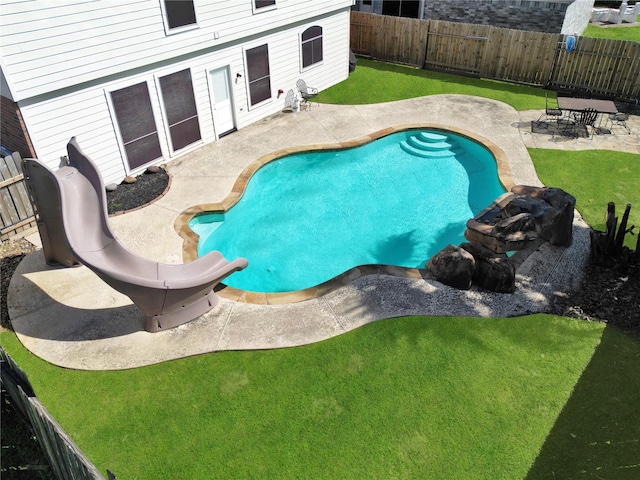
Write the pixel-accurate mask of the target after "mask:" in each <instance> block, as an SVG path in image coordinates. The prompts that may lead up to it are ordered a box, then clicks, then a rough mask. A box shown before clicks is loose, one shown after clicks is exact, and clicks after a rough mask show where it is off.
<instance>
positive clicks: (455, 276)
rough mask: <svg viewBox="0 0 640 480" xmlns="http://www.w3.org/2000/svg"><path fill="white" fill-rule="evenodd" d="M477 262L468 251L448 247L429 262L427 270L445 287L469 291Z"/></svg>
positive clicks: (451, 246) (453, 246)
mask: <svg viewBox="0 0 640 480" xmlns="http://www.w3.org/2000/svg"><path fill="white" fill-rule="evenodd" d="M475 263H476V262H475V260H474V258H473V255H471V254H470V253H469V252H467V251H466V250H464V249H462V248H460V247H457V246H455V245H447V246H446V247H444V248H443V249H442V250H440V251H439V252H438V253H436V254H435V255H434V256H433V257H431V258H430V259H429V261H428V262H427V270H428V271H429V273H430V274H431V275H433V277H434V278H435V279H436V280H437V281H439V282H441V283H444V284H445V285H449V286H450V287H454V288H458V289H461V290H467V289H469V288H470V287H471V282H472V279H473V273H474V271H475V267H476V265H475Z"/></svg>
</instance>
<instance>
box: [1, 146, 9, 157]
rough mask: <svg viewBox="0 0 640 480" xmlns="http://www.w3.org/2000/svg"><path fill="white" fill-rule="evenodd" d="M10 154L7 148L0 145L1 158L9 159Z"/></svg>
mask: <svg viewBox="0 0 640 480" xmlns="http://www.w3.org/2000/svg"><path fill="white" fill-rule="evenodd" d="M11 153H12V152H11V150H9V149H8V148H7V147H5V146H4V145H0V155H2V156H3V157H10V156H11Z"/></svg>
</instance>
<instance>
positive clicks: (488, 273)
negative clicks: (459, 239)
mask: <svg viewBox="0 0 640 480" xmlns="http://www.w3.org/2000/svg"><path fill="white" fill-rule="evenodd" d="M460 247H461V248H463V249H464V250H466V251H467V252H469V253H470V254H471V255H473V258H474V260H475V262H476V268H475V271H474V273H473V282H474V283H475V284H476V285H478V286H479V287H481V288H484V289H485V290H490V291H492V292H499V293H513V292H515V290H516V267H515V265H514V264H513V262H511V260H509V257H507V255H506V254H497V253H494V252H492V251H491V250H489V249H487V248H484V247H482V246H481V245H472V244H469V243H463V244H462V245H460Z"/></svg>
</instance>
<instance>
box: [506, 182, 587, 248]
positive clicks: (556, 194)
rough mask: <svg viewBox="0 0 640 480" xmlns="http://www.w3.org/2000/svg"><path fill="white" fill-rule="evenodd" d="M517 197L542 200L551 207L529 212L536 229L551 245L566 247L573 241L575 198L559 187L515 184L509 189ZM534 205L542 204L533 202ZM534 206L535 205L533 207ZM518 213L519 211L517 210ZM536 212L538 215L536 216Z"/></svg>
mask: <svg viewBox="0 0 640 480" xmlns="http://www.w3.org/2000/svg"><path fill="white" fill-rule="evenodd" d="M511 192H512V193H515V194H516V195H520V196H521V197H519V198H531V199H536V200H539V201H543V202H544V203H546V204H547V205H548V206H550V207H551V212H550V213H544V214H543V213H542V211H541V210H539V211H537V212H536V213H534V212H530V213H532V214H533V215H534V217H536V230H537V231H538V232H539V233H540V236H541V237H542V238H544V239H545V240H548V241H549V243H550V244H551V245H557V246H561V247H568V246H569V245H571V242H572V241H573V211H574V209H575V206H576V199H575V197H574V196H573V195H571V194H569V193H567V192H565V191H564V190H562V189H560V188H554V187H532V186H527V185H517V186H515V187H513V188H512V189H511ZM535 205H536V206H539V205H542V204H540V203H539V202H535ZM534 208H535V207H534ZM518 213H520V212H518ZM536 214H537V215H538V216H536Z"/></svg>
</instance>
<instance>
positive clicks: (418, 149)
mask: <svg viewBox="0 0 640 480" xmlns="http://www.w3.org/2000/svg"><path fill="white" fill-rule="evenodd" d="M445 140H447V136H446V135H440V134H438V133H430V132H418V133H416V134H415V135H411V136H410V137H409V138H408V139H407V140H402V141H401V142H400V147H402V149H403V150H404V151H405V152H407V153H410V154H411V155H415V156H417V157H423V158H446V157H453V156H454V154H453V152H452V151H451V144H449V143H447V142H446V141H445Z"/></svg>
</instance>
